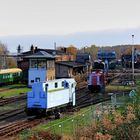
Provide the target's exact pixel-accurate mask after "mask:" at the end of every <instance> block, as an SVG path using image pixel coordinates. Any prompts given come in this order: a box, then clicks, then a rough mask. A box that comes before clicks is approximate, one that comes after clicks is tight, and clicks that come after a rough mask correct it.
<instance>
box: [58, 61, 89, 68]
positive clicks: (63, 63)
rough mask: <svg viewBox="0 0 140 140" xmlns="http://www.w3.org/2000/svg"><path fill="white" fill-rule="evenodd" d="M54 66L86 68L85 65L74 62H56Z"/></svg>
mask: <svg viewBox="0 0 140 140" xmlns="http://www.w3.org/2000/svg"><path fill="white" fill-rule="evenodd" d="M56 64H59V65H65V66H68V67H73V68H76V67H86V65H85V64H81V63H77V62H75V61H58V62H56Z"/></svg>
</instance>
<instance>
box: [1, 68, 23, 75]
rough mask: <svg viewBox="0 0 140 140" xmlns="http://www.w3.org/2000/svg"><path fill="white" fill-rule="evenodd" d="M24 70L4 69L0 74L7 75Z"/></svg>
mask: <svg viewBox="0 0 140 140" xmlns="http://www.w3.org/2000/svg"><path fill="white" fill-rule="evenodd" d="M21 71H22V70H21V69H19V68H11V69H2V70H0V74H6V73H16V72H21Z"/></svg>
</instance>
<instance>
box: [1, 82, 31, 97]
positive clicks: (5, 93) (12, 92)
mask: <svg viewBox="0 0 140 140" xmlns="http://www.w3.org/2000/svg"><path fill="white" fill-rule="evenodd" d="M23 86H25V85H23V84H14V85H8V86H4V87H1V88H0V90H5V91H1V92H0V97H12V96H17V95H19V94H20V93H26V92H28V91H31V88H28V87H23ZM11 87H12V89H9V88H11ZM14 87H15V88H14Z"/></svg>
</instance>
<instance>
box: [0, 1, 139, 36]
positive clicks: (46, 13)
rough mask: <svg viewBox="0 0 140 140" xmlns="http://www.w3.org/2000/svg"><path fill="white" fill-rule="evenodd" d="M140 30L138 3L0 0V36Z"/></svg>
mask: <svg viewBox="0 0 140 140" xmlns="http://www.w3.org/2000/svg"><path fill="white" fill-rule="evenodd" d="M137 27H140V0H0V36H7V35H29V34H31V35H38V34H53V35H55V34H56V35H59V34H69V33H74V32H84V31H101V30H106V29H109V30H112V29H117V30H118V29H128V28H137Z"/></svg>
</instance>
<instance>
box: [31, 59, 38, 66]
mask: <svg viewBox="0 0 140 140" xmlns="http://www.w3.org/2000/svg"><path fill="white" fill-rule="evenodd" d="M30 68H37V60H30Z"/></svg>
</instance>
